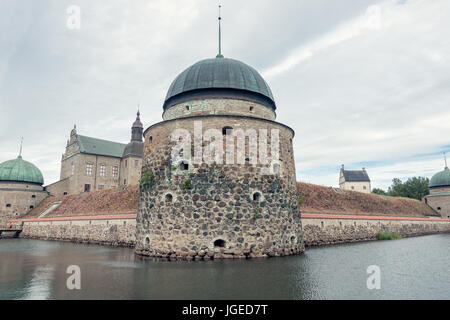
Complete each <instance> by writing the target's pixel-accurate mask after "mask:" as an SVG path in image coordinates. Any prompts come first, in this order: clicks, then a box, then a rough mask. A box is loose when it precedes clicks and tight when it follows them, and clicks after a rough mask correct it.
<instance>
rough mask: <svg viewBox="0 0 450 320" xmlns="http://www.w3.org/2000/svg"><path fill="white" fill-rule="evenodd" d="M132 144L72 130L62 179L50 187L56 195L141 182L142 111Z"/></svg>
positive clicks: (65, 155)
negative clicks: (98, 137)
mask: <svg viewBox="0 0 450 320" xmlns="http://www.w3.org/2000/svg"><path fill="white" fill-rule="evenodd" d="M131 130H132V135H131V141H130V143H128V144H123V143H118V142H113V141H108V140H102V139H97V138H92V137H87V136H83V135H79V134H78V133H77V129H76V127H74V128H73V129H72V131H71V133H70V139H69V141H67V146H66V151H65V153H64V154H63V155H62V159H61V173H60V181H58V182H56V183H54V184H51V185H49V186H47V187H46V189H47V191H48V192H50V194H52V195H55V196H60V195H67V194H80V193H83V192H91V191H97V190H104V189H113V188H117V187H120V186H128V185H137V184H139V180H140V174H141V168H142V154H143V147H144V143H143V142H142V132H143V125H142V123H141V121H140V114H139V112H138V114H137V118H136V121H135V122H134V123H133V126H132V129H131Z"/></svg>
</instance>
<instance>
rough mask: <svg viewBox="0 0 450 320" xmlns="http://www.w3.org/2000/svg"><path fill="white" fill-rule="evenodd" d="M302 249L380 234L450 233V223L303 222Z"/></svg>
mask: <svg viewBox="0 0 450 320" xmlns="http://www.w3.org/2000/svg"><path fill="white" fill-rule="evenodd" d="M302 225H303V240H304V241H305V246H307V247H312V246H322V245H332V244H338V243H349V242H360V241H370V240H376V236H377V234H378V233H380V232H397V233H398V234H400V235H401V236H404V237H413V236H421V235H427V234H436V233H448V232H450V220H443V221H435V220H434V221H414V220H381V219H380V220H376V219H328V218H327V217H326V214H324V215H323V217H322V218H302Z"/></svg>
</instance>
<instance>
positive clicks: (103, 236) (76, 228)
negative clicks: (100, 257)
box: [20, 217, 136, 247]
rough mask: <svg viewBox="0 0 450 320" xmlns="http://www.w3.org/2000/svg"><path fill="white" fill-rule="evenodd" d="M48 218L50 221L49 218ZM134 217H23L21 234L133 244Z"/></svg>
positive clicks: (66, 239) (80, 240)
mask: <svg viewBox="0 0 450 320" xmlns="http://www.w3.org/2000/svg"><path fill="white" fill-rule="evenodd" d="M49 220H50V221H49ZM135 233H136V219H133V218H132V219H114V217H110V219H107V218H105V219H102V220H95V218H92V220H65V221H64V220H59V221H58V220H57V219H53V220H52V219H47V220H46V219H41V221H37V220H36V221H24V223H23V231H22V233H21V234H20V237H21V238H28V239H41V240H58V241H71V242H79V243H91V244H102V245H108V246H125V247H134V243H135Z"/></svg>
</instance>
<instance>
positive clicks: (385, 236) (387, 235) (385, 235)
mask: <svg viewBox="0 0 450 320" xmlns="http://www.w3.org/2000/svg"><path fill="white" fill-rule="evenodd" d="M401 238H402V236H401V235H399V234H398V233H397V232H381V233H378V234H377V239H378V240H398V239H401Z"/></svg>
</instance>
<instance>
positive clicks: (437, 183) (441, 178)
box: [430, 167, 450, 188]
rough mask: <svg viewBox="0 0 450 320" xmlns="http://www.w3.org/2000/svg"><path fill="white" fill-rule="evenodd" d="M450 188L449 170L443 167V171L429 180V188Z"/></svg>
mask: <svg viewBox="0 0 450 320" xmlns="http://www.w3.org/2000/svg"><path fill="white" fill-rule="evenodd" d="M448 186H450V170H449V169H448V167H445V170H444V171H441V172H438V173H436V174H435V175H434V176H433V177H432V178H431V180H430V188H437V187H448Z"/></svg>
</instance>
